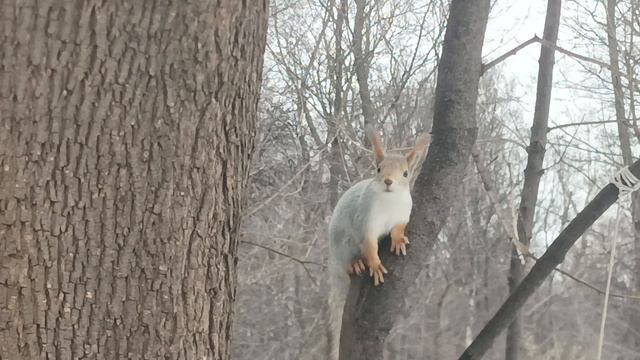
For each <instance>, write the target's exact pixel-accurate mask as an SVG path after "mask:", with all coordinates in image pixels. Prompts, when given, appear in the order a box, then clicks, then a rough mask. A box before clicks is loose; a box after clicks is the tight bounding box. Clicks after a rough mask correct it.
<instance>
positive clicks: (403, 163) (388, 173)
mask: <svg viewBox="0 0 640 360" xmlns="http://www.w3.org/2000/svg"><path fill="white" fill-rule="evenodd" d="M367 133H368V135H369V139H370V140H371V145H372V147H373V153H374V155H375V158H376V165H377V174H376V176H375V179H376V181H377V182H378V183H380V184H381V186H383V187H384V188H385V191H392V190H393V189H394V188H398V187H401V188H405V187H406V188H408V187H409V176H408V175H409V174H408V173H409V170H410V168H412V167H413V163H414V162H415V161H416V159H417V158H418V157H419V155H420V154H422V152H423V151H424V150H425V149H426V147H427V143H428V141H427V140H428V137H427V136H426V134H424V135H421V136H420V137H419V138H418V140H417V141H416V145H415V147H414V148H413V149H412V150H411V151H410V152H409V153H407V155H400V154H386V152H385V150H384V147H383V145H382V139H381V138H380V134H379V133H378V131H376V130H375V129H374V128H373V127H370V126H369V127H367Z"/></svg>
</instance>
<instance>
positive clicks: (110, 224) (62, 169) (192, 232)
mask: <svg viewBox="0 0 640 360" xmlns="http://www.w3.org/2000/svg"><path fill="white" fill-rule="evenodd" d="M1 6H2V8H1V9H0V13H2V14H3V16H2V18H1V19H0V28H1V29H2V32H1V37H0V38H1V39H2V41H1V42H0V126H1V129H0V354H1V355H0V357H2V358H3V359H35V358H55V359H77V358H98V359H119V358H120V359H124V358H132V359H141V358H152V359H158V358H164V359H196V358H197V359H203V358H207V359H227V358H228V357H229V346H228V341H229V334H230V314H231V305H232V302H233V299H234V296H235V286H236V262H237V257H236V249H237V231H238V225H239V220H240V213H241V211H242V208H243V198H244V197H245V191H244V190H245V185H246V181H247V177H248V166H249V158H250V155H251V152H252V149H253V141H254V140H253V139H254V133H255V120H256V112H257V100H258V95H259V88H260V80H261V72H262V58H263V53H264V46H265V42H266V26H267V25H266V24H267V16H266V12H267V1H266V0H261V1H257V0H256V1H248V2H240V1H234V0H221V1H209V0H187V1H181V2H165V1H157V2H151V1H130V2H104V1H95V0H89V1H84V2H77V1H69V0H67V1H64V0H57V1H39V2H33V1H5V2H2V5H1Z"/></svg>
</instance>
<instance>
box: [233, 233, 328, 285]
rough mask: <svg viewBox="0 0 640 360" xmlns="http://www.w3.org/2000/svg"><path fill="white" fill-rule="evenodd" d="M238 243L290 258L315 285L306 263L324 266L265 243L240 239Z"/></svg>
mask: <svg viewBox="0 0 640 360" xmlns="http://www.w3.org/2000/svg"><path fill="white" fill-rule="evenodd" d="M240 243H241V244H247V245H252V246H255V247H259V248H261V249H264V250H267V251H270V252H272V253H274V254H277V255H280V256H282V257H286V258H287V259H290V260H293V261H295V262H297V263H298V264H300V265H302V268H303V269H304V271H305V272H306V273H307V275H308V276H309V278H310V279H311V281H312V282H313V284H314V285H317V283H316V280H315V277H313V275H311V271H309V269H308V268H307V265H316V266H320V267H322V268H324V267H325V265H324V264H321V263H318V262H315V261H309V260H302V259H298V258H297V257H295V256H291V255H289V254H286V253H283V252H282V251H279V250H276V249H274V248H270V247H268V246H265V245H261V244H257V243H254V242H252V241H247V240H240Z"/></svg>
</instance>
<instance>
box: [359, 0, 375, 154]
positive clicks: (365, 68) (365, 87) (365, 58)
mask: <svg viewBox="0 0 640 360" xmlns="http://www.w3.org/2000/svg"><path fill="white" fill-rule="evenodd" d="M365 7H366V1H365V0H356V14H355V18H354V20H353V22H354V25H353V60H354V64H353V66H354V70H355V73H356V78H357V79H358V89H359V90H358V92H359V94H360V101H361V102H362V116H363V117H364V128H366V127H367V126H368V125H370V124H371V125H373V126H375V125H376V121H375V115H376V114H375V109H374V106H373V101H371V93H370V91H369V66H370V63H369V49H368V48H367V51H366V52H365V50H364V49H365V46H364V24H365V18H366V14H365ZM363 140H364V146H365V147H367V148H368V147H369V139H368V138H367V136H364V138H363Z"/></svg>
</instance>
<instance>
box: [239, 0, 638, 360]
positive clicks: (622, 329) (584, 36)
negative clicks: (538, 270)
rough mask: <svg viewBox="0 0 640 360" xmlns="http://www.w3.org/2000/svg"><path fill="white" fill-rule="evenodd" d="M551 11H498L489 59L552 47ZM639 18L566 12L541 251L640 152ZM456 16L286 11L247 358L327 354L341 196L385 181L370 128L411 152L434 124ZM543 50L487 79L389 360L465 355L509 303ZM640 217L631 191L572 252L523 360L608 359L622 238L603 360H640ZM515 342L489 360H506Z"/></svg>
mask: <svg viewBox="0 0 640 360" xmlns="http://www.w3.org/2000/svg"><path fill="white" fill-rule="evenodd" d="M550 3H551V2H550ZM546 6H547V4H546V2H543V1H538V2H521V1H494V2H492V8H491V13H490V17H489V22H488V27H487V33H486V35H485V45H484V48H483V63H484V64H487V63H489V62H490V61H492V60H494V59H496V58H498V57H499V56H500V55H502V54H505V53H507V52H508V51H509V50H511V49H513V48H514V47H516V46H517V45H519V44H522V43H524V42H526V41H527V40H529V39H530V38H532V37H533V36H534V35H536V34H537V35H538V36H539V37H542V32H543V28H544V23H545V11H546ZM639 8H640V3H639V2H638V1H637V0H621V1H612V0H609V1H600V0H598V1H592V0H587V1H564V2H563V3H562V11H561V18H560V28H559V32H558V33H559V35H558V40H557V48H556V54H555V59H556V61H555V67H554V79H553V91H552V93H551V106H550V114H549V125H548V129H547V132H546V134H547V148H546V153H545V158H544V166H543V169H542V172H541V174H542V178H541V183H540V188H539V196H538V199H537V203H536V204H535V209H536V213H535V214H536V216H535V220H534V223H533V229H532V233H531V244H530V250H531V252H532V253H533V254H534V255H536V256H539V255H540V254H542V252H544V250H545V249H546V248H547V246H548V245H549V243H550V242H551V241H552V240H553V239H554V238H555V237H556V236H557V235H558V233H559V231H560V230H561V229H562V228H564V226H565V225H566V224H567V223H568V222H569V221H570V220H571V219H572V218H573V217H574V216H575V215H576V214H577V213H578V212H579V211H580V210H581V209H582V208H583V207H584V205H585V203H586V202H587V201H588V200H589V199H590V198H592V197H593V195H594V194H595V193H596V192H597V191H598V190H599V189H600V188H601V187H602V186H604V185H606V184H607V182H608V181H609V179H610V178H611V176H612V175H613V174H614V173H615V171H617V169H618V168H620V167H622V166H623V165H624V164H628V163H629V161H630V159H631V154H632V153H635V152H637V150H638V147H637V144H638V140H639V139H640V128H638V127H637V126H636V120H638V116H637V114H636V104H637V103H636V100H635V99H636V97H637V96H639V95H640V94H639V89H638V85H637V84H638V82H637V79H638V69H639V61H640V50H639V47H640V45H639V42H638V41H637V38H638V37H640V10H639ZM448 11H449V4H448V2H446V1H440V0H417V1H413V0H412V1H409V0H370V1H364V0H355V1H347V0H321V1H306V0H302V1H300V0H274V1H271V3H270V9H269V27H268V37H267V47H266V52H265V60H264V70H263V85H262V95H261V99H260V103H259V120H258V131H257V139H256V149H255V153H254V156H253V163H252V166H251V171H250V176H251V179H250V182H249V193H248V205H247V207H246V211H245V215H244V218H243V224H242V228H241V237H240V246H239V250H238V251H239V264H238V290H237V298H236V302H235V305H234V320H233V337H232V339H233V340H232V345H233V347H232V349H233V350H232V352H233V354H232V357H233V358H235V359H299V358H302V355H303V354H308V353H309V352H313V351H320V350H317V349H314V344H315V343H316V342H317V338H316V334H315V332H314V330H313V329H314V327H317V326H319V325H318V324H319V323H320V322H321V321H322V320H321V315H322V314H321V310H320V309H321V308H322V306H323V302H324V301H325V299H326V296H327V283H326V281H327V276H326V272H325V269H324V266H325V264H326V257H327V240H326V228H327V224H328V220H329V218H330V216H331V210H332V208H333V206H334V205H335V203H336V201H337V199H338V198H339V196H340V194H342V193H343V192H344V191H345V190H346V189H347V188H348V187H349V186H350V185H351V184H353V183H355V182H357V181H359V180H360V179H363V178H366V177H369V176H371V175H372V174H373V164H372V156H371V152H370V151H369V150H368V144H367V143H366V142H365V139H364V136H363V128H364V122H365V119H373V120H372V121H373V122H374V123H376V124H377V127H378V128H379V129H381V130H382V133H383V140H384V141H385V143H386V144H387V147H388V148H391V149H397V150H401V149H406V148H407V147H408V146H410V145H411V144H413V142H414V140H415V137H416V134H418V133H420V132H421V131H424V130H427V131H428V130H429V129H431V123H432V119H431V117H432V114H433V95H434V89H435V85H436V76H437V71H438V69H437V64H438V60H439V56H440V50H441V46H442V42H443V35H444V29H445V25H446V19H447V16H448ZM607 29H615V32H611V31H607ZM539 54H540V43H539V42H532V44H529V45H528V46H527V47H525V48H523V49H521V50H520V51H519V52H517V53H516V54H515V55H513V56H511V57H508V58H506V59H504V61H501V62H500V63H498V64H497V65H495V66H493V67H491V68H488V69H487V70H486V72H484V73H483V75H482V77H481V80H480V92H479V96H478V103H477V119H478V125H479V134H478V139H477V142H476V144H477V146H476V148H475V150H474V151H475V153H474V161H473V162H472V163H471V165H470V166H469V168H468V169H467V170H468V171H467V174H466V176H464V177H463V178H461V179H459V183H458V184H456V185H455V186H457V187H458V191H457V194H458V198H452V199H450V200H449V201H450V202H451V205H452V210H451V214H450V217H449V218H448V221H447V223H446V226H445V228H444V229H443V231H442V232H441V233H440V234H439V237H438V241H437V243H436V245H435V247H434V248H433V250H432V252H431V253H430V254H429V255H428V259H429V261H428V262H427V263H425V264H424V271H423V273H422V274H421V276H420V277H419V278H418V279H417V282H416V284H415V286H414V287H412V288H411V289H410V291H409V293H410V296H409V297H408V298H407V299H406V302H407V303H408V304H410V313H409V314H407V315H408V316H406V317H405V318H403V319H400V320H399V321H398V322H397V323H396V326H395V327H394V328H393V330H392V333H391V336H390V338H389V340H388V341H387V343H386V345H385V357H386V358H388V359H454V358H456V357H457V356H458V355H459V354H460V353H461V352H462V351H463V350H464V348H465V347H466V346H467V345H468V344H469V343H470V342H471V340H472V339H473V337H474V336H475V334H476V333H477V332H478V331H479V329H480V328H481V327H482V326H483V325H484V324H485V323H486V322H487V320H488V319H489V318H490V317H491V316H492V315H493V314H494V312H495V311H496V309H497V308H498V306H499V305H500V304H501V303H502V301H504V299H505V298H506V296H507V295H508V292H509V287H508V278H509V275H510V271H511V270H510V261H511V258H512V247H513V246H512V244H511V239H512V238H513V234H514V232H515V231H516V230H515V228H516V222H515V219H516V218H517V212H518V207H519V202H520V197H521V194H522V192H523V191H524V190H526V189H523V181H524V175H523V174H524V169H525V165H526V164H527V147H528V145H529V138H530V136H531V134H530V128H531V126H532V121H533V114H534V107H535V101H536V80H537V73H538V72H537V70H538V64H537V59H538V57H539ZM612 75H613V76H612ZM612 79H613V80H612ZM634 150H635V151H634ZM483 177H484V178H483ZM483 180H484V183H483ZM636 203H638V201H637V200H636V199H635V198H634V200H633V206H636V205H637V204H636ZM633 206H632V201H631V198H630V197H629V198H626V199H624V200H620V201H619V202H618V203H617V204H616V205H614V206H613V207H612V208H611V209H609V211H608V212H607V213H606V214H605V216H603V217H602V218H600V219H599V220H598V221H597V222H596V224H595V225H594V226H593V227H591V228H590V229H589V230H588V231H587V232H586V233H585V234H584V236H583V237H582V238H581V239H580V240H579V242H578V243H577V244H576V246H575V247H574V248H573V249H572V250H571V251H570V252H569V255H568V256H567V258H566V259H565V261H564V263H563V264H562V265H561V267H560V268H561V270H562V271H563V272H564V273H561V272H558V271H556V272H554V273H553V274H552V275H551V276H550V277H549V278H548V279H547V280H546V281H545V283H544V285H543V287H542V288H541V289H540V290H539V291H538V292H537V293H536V294H535V295H534V296H533V298H532V299H530V301H528V302H527V304H526V307H525V309H524V311H523V312H522V321H521V325H522V337H521V340H520V341H521V346H522V348H523V349H524V350H523V351H522V352H521V354H520V357H519V358H521V359H593V358H594V356H595V351H596V347H597V344H598V338H599V335H600V326H601V318H602V312H603V310H602V306H603V301H604V296H603V295H604V294H603V291H604V289H605V286H606V281H607V266H608V263H609V260H610V254H611V250H612V246H613V245H614V242H615V249H616V251H615V263H614V266H613V272H612V273H613V276H612V282H611V294H612V296H611V297H610V299H609V307H608V313H607V318H606V326H605V330H604V347H603V354H604V355H603V356H604V358H607V359H637V358H638V354H640V256H639V255H640V239H639V238H638V233H637V232H635V231H634V222H635V223H636V224H639V226H640V212H639V211H633V210H632V207H633ZM526 268H527V269H528V268H530V263H529V264H528V265H527V267H526ZM504 339H505V335H502V336H501V338H500V340H499V341H497V342H496V343H495V344H494V346H493V348H492V349H491V351H490V352H489V353H487V355H486V358H487V359H502V358H504V356H505V355H504V354H505V340H504Z"/></svg>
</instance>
